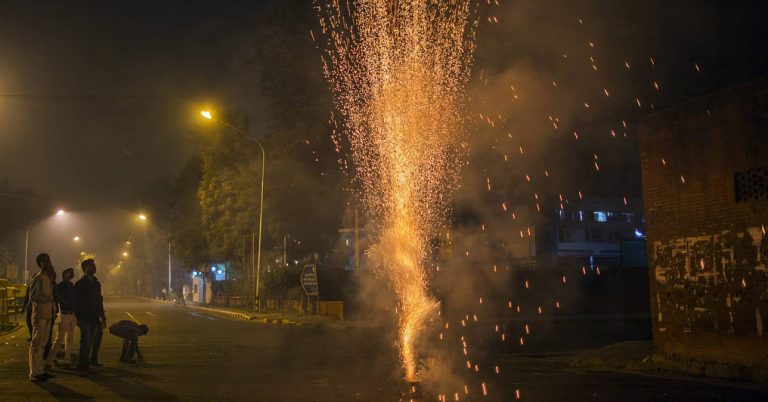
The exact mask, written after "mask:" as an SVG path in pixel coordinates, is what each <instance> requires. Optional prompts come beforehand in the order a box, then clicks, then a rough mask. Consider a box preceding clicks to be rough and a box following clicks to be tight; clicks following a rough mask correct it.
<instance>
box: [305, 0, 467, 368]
mask: <svg viewBox="0 0 768 402" xmlns="http://www.w3.org/2000/svg"><path fill="white" fill-rule="evenodd" d="M472 3H473V2H471V1H468V0H458V1H446V0H404V1H395V0H360V1H356V2H338V1H331V2H329V3H325V2H323V3H318V11H319V12H320V15H321V16H322V18H321V25H322V29H323V31H324V33H325V34H326V36H327V38H329V41H328V47H327V53H326V54H325V56H324V57H323V64H324V68H325V73H326V76H327V78H328V80H329V82H330V83H331V86H332V89H333V92H334V95H335V101H336V106H337V109H338V112H339V114H340V115H341V117H342V118H341V120H342V122H343V131H344V134H345V135H346V138H347V139H348V140H349V144H350V147H351V156H352V162H353V163H354V167H355V178H354V180H355V182H356V184H357V185H358V188H359V189H360V190H361V199H362V201H363V203H364V205H365V207H366V210H367V213H368V216H369V217H370V218H371V219H372V220H373V223H372V224H373V226H374V229H375V230H374V233H373V239H374V244H375V246H374V247H372V249H371V250H370V251H369V253H368V258H369V261H370V263H371V265H372V266H374V267H375V269H376V271H377V272H378V273H379V275H380V276H381V277H382V278H384V279H385V280H387V282H388V283H389V285H390V287H391V288H392V289H393V290H394V292H395V294H396V296H397V303H398V306H397V311H398V323H397V324H398V333H399V338H400V339H399V340H400V358H401V360H402V365H403V368H404V370H405V378H406V380H407V381H409V382H416V381H418V378H419V377H418V367H417V361H416V351H415V345H416V343H417V342H418V339H419V336H420V334H421V332H422V330H423V328H424V323H425V320H426V319H427V318H428V317H429V316H430V315H431V314H434V313H435V312H436V310H437V307H438V303H437V301H436V300H435V299H433V298H432V297H431V296H430V295H429V292H428V290H427V278H428V271H427V270H428V268H427V266H426V261H427V257H428V253H429V250H428V245H429V242H430V240H431V239H433V238H434V237H435V236H436V232H437V230H438V229H440V228H442V227H444V224H445V221H446V218H447V215H448V208H449V200H450V195H451V192H452V190H453V189H454V188H455V186H456V184H457V178H458V172H459V167H460V165H461V160H462V156H463V154H464V153H463V147H462V140H463V130H462V127H463V124H464V117H463V116H464V114H463V110H462V101H463V91H464V86H465V84H466V82H467V80H468V78H469V70H470V65H471V62H472V56H473V52H474V32H475V26H476V21H475V20H473V15H474V5H473V4H472Z"/></svg>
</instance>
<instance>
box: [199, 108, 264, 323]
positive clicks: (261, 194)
mask: <svg viewBox="0 0 768 402" xmlns="http://www.w3.org/2000/svg"><path fill="white" fill-rule="evenodd" d="M200 116H203V117H204V118H205V119H208V120H211V121H215V122H218V123H220V124H222V125H224V126H227V127H229V128H231V129H232V130H235V131H236V132H237V133H238V134H240V135H242V136H243V138H245V139H247V140H249V141H252V142H254V143H255V144H256V145H258V146H259V149H260V150H261V191H260V192H259V198H260V200H259V248H258V253H257V256H256V272H255V273H254V272H251V275H252V276H253V277H254V278H255V281H254V282H255V283H254V286H255V290H254V291H253V293H254V296H255V299H256V300H255V301H256V310H257V311H261V301H260V300H259V289H260V286H259V285H260V283H259V282H260V279H261V234H262V231H261V229H262V222H263V218H264V176H265V174H266V166H267V165H266V159H267V157H266V153H265V152H264V147H263V146H262V145H261V142H259V141H258V140H256V139H254V138H252V137H251V136H249V135H248V133H246V132H245V131H243V130H241V129H239V128H237V127H235V126H233V125H231V124H229V123H227V122H225V121H223V120H220V119H214V118H213V114H212V113H211V111H210V110H202V111H200ZM251 270H253V265H251Z"/></svg>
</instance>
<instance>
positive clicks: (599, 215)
mask: <svg viewBox="0 0 768 402" xmlns="http://www.w3.org/2000/svg"><path fill="white" fill-rule="evenodd" d="M594 219H595V222H607V221H608V214H607V213H605V212H603V211H595V212H594Z"/></svg>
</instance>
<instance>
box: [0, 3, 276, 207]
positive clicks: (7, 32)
mask: <svg viewBox="0 0 768 402" xmlns="http://www.w3.org/2000/svg"><path fill="white" fill-rule="evenodd" d="M259 3H260V2H255V1H242V2H236V1H227V2H194V1H154V2H146V1H145V2H141V1H139V2H133V1H131V2H125V1H123V2H114V1H109V2H54V1H50V2H22V1H19V2H12V3H5V4H4V5H3V7H2V9H0V94H1V95H2V96H0V116H1V119H2V124H0V178H2V179H6V180H8V181H10V182H11V183H12V185H14V186H15V187H17V188H22V189H29V190H32V191H35V192H37V193H41V194H45V195H52V196H54V197H61V198H64V199H66V198H68V197H70V196H71V194H72V193H81V192H82V190H83V189H87V190H88V191H89V192H92V193H94V196H95V197H97V198H102V199H104V203H105V204H109V203H114V202H115V201H116V200H117V201H118V202H121V203H122V204H123V205H130V204H131V203H132V202H135V200H132V199H131V198H132V197H133V195H134V194H136V193H137V192H141V191H142V190H143V189H144V188H145V187H146V185H147V183H148V182H151V181H153V180H156V179H161V178H165V177H168V176H170V175H172V174H174V173H175V172H176V171H177V170H178V168H179V167H180V166H181V165H182V164H183V163H184V162H185V160H186V159H187V158H188V156H189V153H190V148H191V147H192V144H194V138H190V135H191V133H190V129H191V128H192V127H193V126H194V124H196V123H197V122H196V118H197V116H196V114H195V113H196V111H197V110H198V109H199V108H200V106H201V105H207V104H213V105H216V106H219V107H221V108H240V109H244V110H248V111H249V112H250V113H251V114H259V113H261V106H260V105H261V104H262V103H263V100H262V99H261V97H260V96H259V90H258V86H257V81H258V79H257V74H258V73H257V71H256V69H255V68H254V67H253V66H248V65H246V64H245V62H244V60H245V58H246V57H247V55H248V51H247V47H248V45H249V38H250V33H251V32H253V30H254V28H255V26H254V21H255V20H256V18H257V17H258V14H259V8H260V5H259ZM218 95H231V96H223V97H221V96H218ZM255 129H256V130H258V127H256V128H255Z"/></svg>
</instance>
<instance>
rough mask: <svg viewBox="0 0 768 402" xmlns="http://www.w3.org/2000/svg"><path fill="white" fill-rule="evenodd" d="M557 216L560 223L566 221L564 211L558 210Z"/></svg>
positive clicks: (566, 217)
mask: <svg viewBox="0 0 768 402" xmlns="http://www.w3.org/2000/svg"><path fill="white" fill-rule="evenodd" d="M557 216H559V217H560V220H561V221H566V220H568V216H567V215H566V214H565V211H564V210H562V209H559V210H557Z"/></svg>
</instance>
